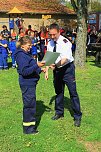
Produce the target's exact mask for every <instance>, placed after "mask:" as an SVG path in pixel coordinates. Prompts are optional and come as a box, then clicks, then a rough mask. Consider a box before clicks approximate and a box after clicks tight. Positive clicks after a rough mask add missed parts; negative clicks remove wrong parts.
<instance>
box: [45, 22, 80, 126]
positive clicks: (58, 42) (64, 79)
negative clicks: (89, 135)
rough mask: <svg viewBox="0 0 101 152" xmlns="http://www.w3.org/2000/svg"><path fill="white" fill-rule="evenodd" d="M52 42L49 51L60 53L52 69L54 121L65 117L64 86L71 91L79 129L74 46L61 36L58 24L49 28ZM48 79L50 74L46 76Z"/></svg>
mask: <svg viewBox="0 0 101 152" xmlns="http://www.w3.org/2000/svg"><path fill="white" fill-rule="evenodd" d="M49 35H50V41H49V42H48V46H47V51H51V52H55V51H56V52H59V53H60V56H59V57H58V58H57V60H56V62H55V64H53V65H51V66H50V67H51V68H52V69H53V75H54V81H53V82H54V88H55V93H56V99H55V115H54V116H53V117H52V120H57V119H59V118H61V117H64V86H65V85H66V86H67V87H68V89H69V94H70V99H71V103H72V110H73V112H74V114H73V116H74V125H75V126H77V127H79V126H80V123H81V117H82V113H81V110H80V101H79V97H78V94H77V90H76V80H75V66H74V63H73V60H74V58H73V56H72V50H71V49H72V44H71V42H70V41H69V40H68V39H66V38H65V37H64V36H62V35H60V29H59V26H58V24H55V23H54V24H51V25H50V27H49ZM45 77H46V79H48V72H47V73H46V75H45Z"/></svg>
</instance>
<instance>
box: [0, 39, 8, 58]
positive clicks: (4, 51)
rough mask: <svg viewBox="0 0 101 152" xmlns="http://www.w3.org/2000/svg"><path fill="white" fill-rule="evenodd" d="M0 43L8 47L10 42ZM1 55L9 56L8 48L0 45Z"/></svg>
mask: <svg viewBox="0 0 101 152" xmlns="http://www.w3.org/2000/svg"><path fill="white" fill-rule="evenodd" d="M0 43H2V44H7V45H8V41H7V40H0ZM0 53H2V55H3V56H5V57H6V56H7V55H8V51H7V48H5V47H4V46H1V45H0Z"/></svg>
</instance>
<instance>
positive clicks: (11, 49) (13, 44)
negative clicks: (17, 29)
mask: <svg viewBox="0 0 101 152" xmlns="http://www.w3.org/2000/svg"><path fill="white" fill-rule="evenodd" d="M8 47H9V49H10V51H11V52H12V53H14V52H15V50H16V41H15V40H14V41H10V42H9V45H8Z"/></svg>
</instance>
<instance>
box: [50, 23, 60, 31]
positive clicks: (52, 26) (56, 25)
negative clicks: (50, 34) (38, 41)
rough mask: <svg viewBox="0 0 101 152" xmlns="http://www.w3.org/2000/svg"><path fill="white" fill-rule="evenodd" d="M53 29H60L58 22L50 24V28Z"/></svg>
mask: <svg viewBox="0 0 101 152" xmlns="http://www.w3.org/2000/svg"><path fill="white" fill-rule="evenodd" d="M52 29H56V30H57V31H58V32H59V30H60V28H59V25H58V24H56V23H53V24H51V25H50V26H49V30H52Z"/></svg>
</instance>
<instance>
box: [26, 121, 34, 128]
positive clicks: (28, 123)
mask: <svg viewBox="0 0 101 152" xmlns="http://www.w3.org/2000/svg"><path fill="white" fill-rule="evenodd" d="M31 125H35V122H23V126H26V127H27V126H31Z"/></svg>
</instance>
